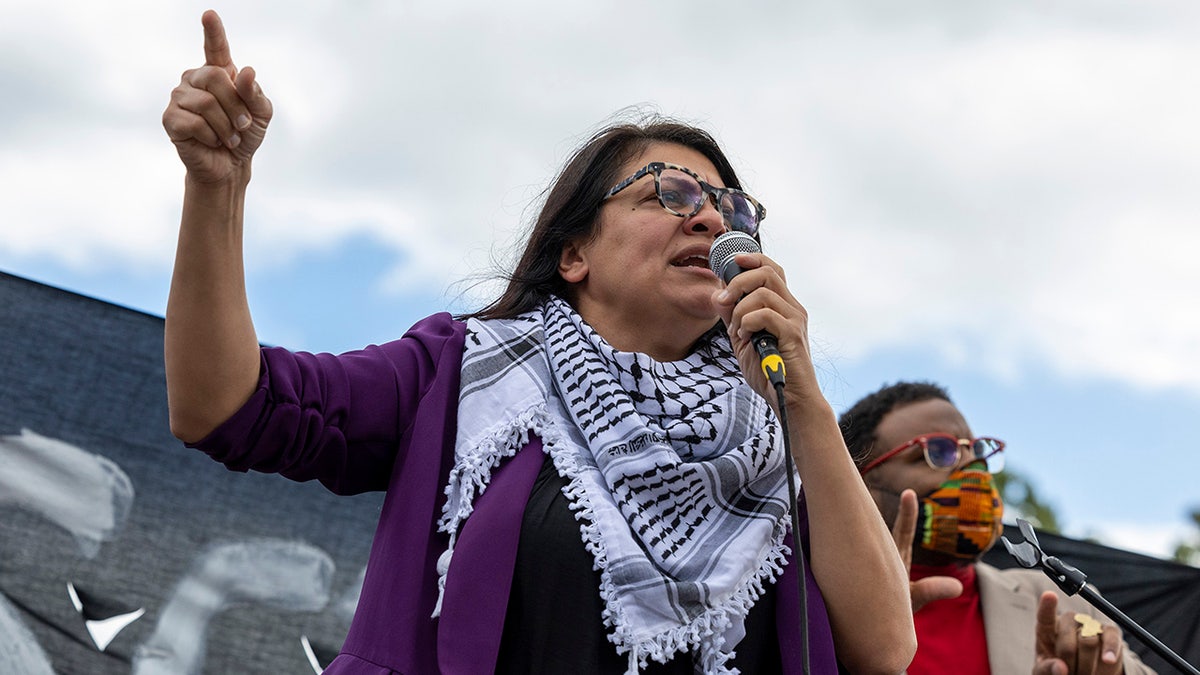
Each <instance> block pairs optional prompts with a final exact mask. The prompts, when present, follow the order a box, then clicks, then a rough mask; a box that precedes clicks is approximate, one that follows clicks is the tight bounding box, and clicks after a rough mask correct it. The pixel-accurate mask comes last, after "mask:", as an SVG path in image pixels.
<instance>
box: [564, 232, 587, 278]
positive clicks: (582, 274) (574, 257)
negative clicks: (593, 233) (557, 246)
mask: <svg viewBox="0 0 1200 675" xmlns="http://www.w3.org/2000/svg"><path fill="white" fill-rule="evenodd" d="M558 275H559V276H560V277H562V278H563V281H565V282H567V283H568V284H577V283H579V282H581V281H583V280H584V279H586V278H587V275H588V262H587V258H586V257H585V256H584V255H583V251H582V250H581V249H580V247H579V245H578V244H576V243H575V242H569V243H567V244H565V245H563V249H562V253H561V254H560V255H559V257H558Z"/></svg>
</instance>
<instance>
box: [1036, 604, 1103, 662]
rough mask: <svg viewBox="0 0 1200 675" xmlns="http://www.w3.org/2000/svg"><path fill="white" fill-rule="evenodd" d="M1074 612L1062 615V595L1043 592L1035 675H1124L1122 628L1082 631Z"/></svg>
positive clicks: (1039, 613)
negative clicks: (1060, 602)
mask: <svg viewBox="0 0 1200 675" xmlns="http://www.w3.org/2000/svg"><path fill="white" fill-rule="evenodd" d="M1081 628H1083V626H1082V625H1081V623H1080V622H1079V621H1076V619H1075V614H1073V613H1071V612H1062V613H1061V614H1060V613H1058V596H1056V595H1055V594H1054V592H1053V591H1046V592H1044V593H1042V597H1041V598H1039V599H1038V610H1037V625H1036V628H1035V630H1036V635H1037V652H1036V656H1035V659H1034V665H1033V673H1034V675H1120V674H1121V673H1123V672H1125V667H1124V663H1123V662H1122V659H1121V646H1122V645H1121V629H1120V628H1117V627H1116V626H1114V625H1112V624H1107V625H1103V626H1102V627H1101V629H1100V633H1099V634H1098V635H1091V634H1088V633H1090V631H1086V630H1081Z"/></svg>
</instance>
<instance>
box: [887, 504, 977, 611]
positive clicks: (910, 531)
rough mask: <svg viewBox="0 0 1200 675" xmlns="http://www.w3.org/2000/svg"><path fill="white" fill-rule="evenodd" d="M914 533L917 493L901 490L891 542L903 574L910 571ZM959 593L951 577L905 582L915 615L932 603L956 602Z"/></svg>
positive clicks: (959, 586) (960, 584)
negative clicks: (902, 563)
mask: <svg viewBox="0 0 1200 675" xmlns="http://www.w3.org/2000/svg"><path fill="white" fill-rule="evenodd" d="M916 531H917V493H916V492H914V491H912V490H904V491H903V492H901V493H900V506H899V508H898V509H897V511H896V522H895V523H894V524H893V525H892V539H894V540H895V541H896V550H897V551H898V552H899V553H900V560H901V561H903V562H904V571H905V572H909V571H911V570H912V547H913V536H914V535H915V534H916ZM962 592H963V586H962V582H961V581H959V580H958V579H955V578H954V577H925V578H924V579H920V580H918V581H910V582H908V594H909V597H910V599H911V600H912V610H913V611H914V612H916V611H917V610H918V609H921V608H922V607H924V606H925V605H928V604H929V603H931V602H933V601H934V600H946V599H949V598H957V597H958V596H959V595H961V594H962Z"/></svg>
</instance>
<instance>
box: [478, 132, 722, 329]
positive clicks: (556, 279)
mask: <svg viewBox="0 0 1200 675" xmlns="http://www.w3.org/2000/svg"><path fill="white" fill-rule="evenodd" d="M655 143H673V144H675V145H682V146H685V147H688V148H691V149H693V150H695V151H697V152H699V153H700V154H702V155H704V156H705V157H706V158H707V159H708V160H709V161H710V162H712V163H713V166H715V167H716V169H717V173H718V175H720V177H721V180H722V181H724V183H725V185H726V187H734V188H739V189H741V187H742V185H741V183H740V182H739V181H738V178H737V174H735V173H734V170H733V166H732V165H731V164H730V163H729V159H728V158H727V157H726V156H725V153H724V152H722V150H721V148H720V146H718V145H717V141H716V140H715V139H714V138H713V137H712V135H710V134H709V133H708V132H707V131H704V130H703V129H700V128H697V127H695V126H692V125H690V124H686V123H684V122H680V121H677V120H673V119H669V118H663V117H653V118H652V119H650V120H648V121H646V122H624V123H617V124H613V125H610V126H608V127H605V128H604V129H602V130H600V131H599V132H597V133H595V134H594V135H593V136H592V137H591V138H590V139H588V140H587V142H585V143H584V144H583V145H582V146H581V147H580V148H579V149H577V150H576V151H575V152H574V154H572V155H571V157H570V159H569V160H568V161H567V163H566V166H564V167H563V170H562V172H561V173H559V174H558V177H557V178H555V180H554V182H553V183H551V184H550V186H549V187H548V188H547V190H546V192H545V193H544V194H545V195H546V201H545V203H544V204H543V206H542V210H541V212H540V213H539V214H538V217H537V220H536V221H534V224H533V228H532V230H531V231H530V233H529V237H528V239H527V240H526V243H525V249H524V251H523V253H522V254H521V257H520V260H519V261H518V262H517V265H516V267H515V268H514V269H513V270H512V271H511V272H503V273H502V274H501V278H503V279H505V280H506V281H507V287H506V288H505V289H504V292H503V293H501V294H500V297H498V298H496V299H495V300H494V301H492V302H491V303H490V304H488V305H487V306H485V307H484V308H483V309H480V310H478V311H475V312H471V313H468V314H463V315H461V316H460V317H459V318H460V319H469V318H475V319H509V318H512V317H515V316H517V315H519V314H522V313H524V312H528V311H529V310H532V309H534V308H535V307H537V306H538V305H540V304H541V303H542V302H543V301H544V300H546V299H547V298H549V297H550V296H552V295H556V296H559V297H561V298H564V299H568V300H569V299H570V298H569V297H568V294H567V291H568V288H567V287H568V284H567V283H566V282H565V281H564V280H563V278H562V277H561V276H559V273H558V263H559V259H560V257H561V255H562V250H563V247H564V246H566V245H567V244H568V243H571V242H576V243H579V244H586V243H587V242H589V241H591V240H592V239H593V238H594V237H595V236H596V234H597V229H596V223H597V221H598V216H599V214H600V207H601V205H602V200H603V198H604V195H605V193H606V192H608V190H609V189H611V188H612V186H613V185H615V184H616V183H617V182H618V181H620V180H621V179H623V178H625V176H622V175H618V172H620V171H621V169H622V167H623V166H624V165H625V164H626V163H627V162H629V161H630V160H631V159H633V158H634V157H636V156H638V155H640V154H641V153H643V152H645V151H646V149H647V148H649V147H650V145H652V144H655Z"/></svg>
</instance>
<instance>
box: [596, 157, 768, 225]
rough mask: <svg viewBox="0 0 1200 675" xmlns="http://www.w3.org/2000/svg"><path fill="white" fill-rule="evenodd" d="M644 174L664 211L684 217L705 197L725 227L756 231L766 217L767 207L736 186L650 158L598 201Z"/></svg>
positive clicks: (609, 196) (694, 213)
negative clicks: (716, 183)
mask: <svg viewBox="0 0 1200 675" xmlns="http://www.w3.org/2000/svg"><path fill="white" fill-rule="evenodd" d="M646 175H653V176H654V194H655V195H656V196H657V197H658V203H659V204H661V205H662V207H663V208H664V209H666V210H667V213H670V214H672V215H676V216H679V217H680V218H687V217H689V216H694V215H696V214H697V213H699V212H700V209H702V208H704V199H705V197H706V196H707V197H710V198H711V199H712V202H713V205H714V206H716V207H717V210H718V211H720V212H721V219H722V220H723V221H724V223H725V227H726V228H727V229H729V230H731V231H736V232H745V233H746V234H748V235H750V236H752V237H753V236H757V235H758V227H759V224H760V223H762V221H763V219H764V218H766V217H767V209H766V207H764V206H763V205H762V204H760V203H759V202H758V200H757V199H755V198H754V197H751V196H750V195H748V194H746V193H745V192H742V191H741V190H739V189H737V188H721V187H715V186H712V185H709V184H708V183H706V182H704V181H703V180H701V179H700V176H699V175H698V174H697V173H696V172H695V171H692V170H691V169H689V168H687V167H683V166H679V165H678V164H671V163H669V162H650V163H649V164H647V165H646V166H644V167H642V168H641V169H638V170H637V172H636V173H634V174H633V175H632V176H630V177H628V178H626V179H625V180H623V181H621V182H620V183H617V184H616V185H614V186H613V187H612V189H611V190H609V191H608V192H607V193H606V194H605V195H604V199H602V200H601V201H607V200H608V199H609V198H611V197H612V196H613V195H615V194H617V193H618V192H620V191H621V190H624V189H625V188H627V187H629V186H630V185H633V183H634V182H635V181H637V180H638V179H640V178H642V177H643V176H646Z"/></svg>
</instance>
